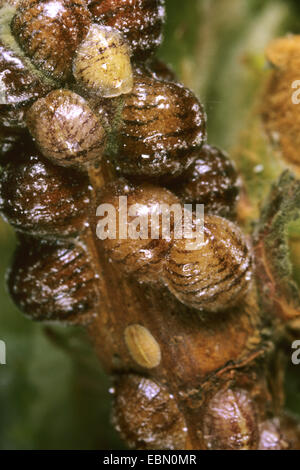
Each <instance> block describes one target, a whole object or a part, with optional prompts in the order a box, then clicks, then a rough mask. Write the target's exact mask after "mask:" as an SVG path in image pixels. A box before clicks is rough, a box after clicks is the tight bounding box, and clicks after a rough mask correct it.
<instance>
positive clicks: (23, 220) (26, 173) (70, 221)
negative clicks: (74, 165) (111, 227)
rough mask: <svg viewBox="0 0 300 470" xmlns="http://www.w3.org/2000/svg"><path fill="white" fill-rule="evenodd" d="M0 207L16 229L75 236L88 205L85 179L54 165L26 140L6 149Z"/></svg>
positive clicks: (75, 172)
mask: <svg viewBox="0 0 300 470" xmlns="http://www.w3.org/2000/svg"><path fill="white" fill-rule="evenodd" d="M0 201H1V204H0V210H1V212H2V214H3V215H4V216H5V218H6V219H7V220H8V222H9V223H10V224H11V225H12V226H13V227H14V228H15V229H16V230H18V231H22V232H25V233H29V234H33V235H38V236H44V237H45V236H47V237H62V236H73V237H74V236H76V235H77V234H78V232H80V231H82V230H83V228H84V225H85V219H86V213H87V212H88V210H89V207H90V198H89V180H88V178H87V177H86V176H85V175H83V174H82V173H78V172H77V171H75V170H73V169H72V170H66V169H64V168H61V167H58V166H54V165H53V164H52V163H50V162H49V161H45V159H44V158H42V155H41V154H40V152H39V151H38V150H37V149H36V148H35V147H34V145H32V144H31V143H29V144H28V142H26V143H25V145H24V146H23V147H22V146H21V145H20V144H19V145H18V146H15V147H14V149H13V150H12V151H11V152H10V153H8V155H7V156H6V158H5V161H4V162H3V169H2V172H1V176H0Z"/></svg>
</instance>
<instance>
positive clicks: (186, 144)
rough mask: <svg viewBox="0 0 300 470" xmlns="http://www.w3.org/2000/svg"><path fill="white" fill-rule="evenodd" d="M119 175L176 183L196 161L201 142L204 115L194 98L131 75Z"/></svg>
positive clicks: (174, 87)
mask: <svg viewBox="0 0 300 470" xmlns="http://www.w3.org/2000/svg"><path fill="white" fill-rule="evenodd" d="M122 119H123V126H122V127H121V129H120V137H119V144H120V147H119V150H118V153H117V154H116V156H115V163H116V166H117V168H118V170H119V171H120V172H121V173H122V174H124V175H127V176H131V177H143V178H144V179H147V178H162V177H164V178H166V179H170V178H175V177H177V176H179V175H181V174H182V173H183V172H184V171H185V170H187V169H188V168H189V166H190V165H191V164H192V163H193V162H194V161H195V159H196V157H197V152H198V151H199V149H200V148H201V146H202V144H203V143H204V141H205V137H206V134H205V113H204V111H203V108H202V106H201V104H200V103H199V101H198V100H197V99H196V97H195V96H194V95H193V94H192V93H191V92H190V91H189V90H187V89H186V88H184V87H183V86H181V85H177V84H175V83H167V82H162V81H159V80H155V79H153V78H150V77H148V76H141V75H136V77H135V84H134V89H133V92H132V93H131V94H130V95H128V96H126V98H125V104H124V109H123V113H122Z"/></svg>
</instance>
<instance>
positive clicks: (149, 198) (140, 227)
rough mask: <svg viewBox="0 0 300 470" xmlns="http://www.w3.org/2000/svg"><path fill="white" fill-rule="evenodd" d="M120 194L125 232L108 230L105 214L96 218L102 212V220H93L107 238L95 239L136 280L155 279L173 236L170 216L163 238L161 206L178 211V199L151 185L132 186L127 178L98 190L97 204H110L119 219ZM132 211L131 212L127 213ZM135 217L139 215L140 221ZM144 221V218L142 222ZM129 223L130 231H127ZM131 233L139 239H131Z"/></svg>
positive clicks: (97, 230) (99, 235) (120, 209)
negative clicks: (124, 208) (126, 214)
mask: <svg viewBox="0 0 300 470" xmlns="http://www.w3.org/2000/svg"><path fill="white" fill-rule="evenodd" d="M120 196H121V197H122V196H123V197H124V196H126V197H127V201H126V204H127V208H128V209H129V212H128V218H127V217H126V218H127V220H126V222H125V226H124V230H125V232H126V233H124V234H123V233H120V231H119V229H118V225H117V231H116V233H109V230H110V228H109V225H107V222H106V215H107V214H104V213H101V214H100V213H97V215H98V217H100V215H101V216H104V215H105V218H104V219H100V218H98V217H97V219H96V220H97V224H98V225H97V228H96V232H97V235H98V238H100V239H101V238H102V239H103V238H104V237H107V238H105V239H103V241H98V243H101V244H102V245H101V246H102V247H103V250H104V252H105V253H106V255H107V257H108V258H110V259H111V260H112V261H113V262H115V263H119V264H120V267H121V269H123V270H125V271H126V272H128V273H131V274H132V273H134V274H135V275H136V276H138V278H139V279H143V278H144V277H145V276H146V279H148V280H153V281H155V280H158V279H159V275H160V274H161V270H162V264H163V262H164V257H165V254H166V253H167V251H168V250H169V247H170V243H171V240H172V238H173V219H172V217H170V221H169V223H168V220H167V219H165V220H166V222H167V223H168V227H169V228H170V230H169V234H168V233H167V232H166V233H165V236H164V238H163V237H162V206H161V205H162V204H166V205H170V206H172V205H173V204H175V205H177V206H179V210H181V207H180V204H179V200H178V199H177V198H176V196H175V195H173V194H172V193H171V192H170V191H168V190H166V189H164V188H161V187H156V186H152V185H143V186H140V187H134V186H132V185H130V184H129V183H127V182H126V181H122V180H120V181H118V182H117V183H114V184H111V185H108V186H107V187H106V188H104V190H103V192H102V193H100V197H99V199H98V201H97V206H100V205H101V204H111V205H112V206H113V207H114V208H115V210H116V214H117V219H118V220H120V218H121V217H122V215H121V211H122V208H121V206H120V199H119V198H120ZM135 205H137V206H135ZM130 208H132V209H130ZM131 210H132V212H130V211H131ZM145 215H146V219H145ZM137 217H142V219H140V223H139V220H137ZM134 221H135V222H134ZM143 221H145V224H144V223H143ZM133 222H134V225H133ZM99 223H100V224H101V225H99ZM131 226H132V233H131V232H130V230H131V228H130V227H131ZM100 231H101V233H100ZM102 234H103V235H102ZM135 234H137V235H135ZM134 236H138V237H139V238H137V239H136V240H133V239H132V238H133V237H134Z"/></svg>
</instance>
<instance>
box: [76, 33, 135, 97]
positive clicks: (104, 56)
mask: <svg viewBox="0 0 300 470" xmlns="http://www.w3.org/2000/svg"><path fill="white" fill-rule="evenodd" d="M73 74H74V77H75V79H76V81H77V82H78V84H79V85H80V86H81V89H82V90H83V92H84V91H85V92H86V91H88V92H89V93H92V94H94V95H96V96H102V97H104V98H113V97H116V96H120V95H123V94H126V93H129V92H130V91H131V90H132V87H133V76H132V68H131V62H130V51H129V46H128V44H127V42H126V41H125V40H124V38H123V36H122V35H121V34H120V33H119V32H118V31H117V30H115V29H113V28H110V27H107V26H101V25H97V24H93V25H92V26H91V27H90V28H89V30H88V33H87V35H86V37H85V39H84V41H83V42H82V43H81V44H80V46H79V48H78V50H77V52H76V55H75V57H74V61H73Z"/></svg>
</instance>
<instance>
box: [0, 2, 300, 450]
mask: <svg viewBox="0 0 300 470" xmlns="http://www.w3.org/2000/svg"><path fill="white" fill-rule="evenodd" d="M167 13H168V19H167V24H166V28H165V42H164V44H163V45H162V47H161V49H160V52H159V55H160V57H161V58H162V59H164V60H165V61H166V62H168V63H169V64H171V65H172V66H173V68H174V69H175V71H176V72H177V74H178V76H179V77H180V79H181V80H182V81H183V82H184V83H185V84H186V85H187V86H189V87H190V88H192V89H193V90H194V91H195V92H196V93H197V95H198V96H199V97H200V99H201V101H202V102H203V103H204V104H205V106H206V110H207V114H208V130H209V142H210V143H213V144H217V145H219V146H221V147H223V148H225V149H226V150H228V151H229V152H230V153H231V154H232V155H234V156H235V159H236V160H237V164H238V166H239V167H240V168H241V169H242V171H244V177H245V179H246V180H247V182H248V184H249V188H250V189H251V184H252V187H253V194H255V197H257V198H262V197H263V196H264V190H263V188H264V187H268V186H269V182H270V180H272V179H273V178H274V177H275V176H276V169H274V168H273V167H272V164H271V163H270V162H269V164H268V165H266V170H265V172H263V174H262V175H261V176H260V178H261V180H260V181H257V179H255V180H254V179H252V176H251V175H252V174H253V167H254V166H255V164H257V163H259V162H260V158H263V156H262V153H263V151H264V149H262V150H261V152H262V153H260V152H256V157H255V158H256V159H255V158H254V161H252V160H251V159H250V160H251V161H250V162H249V159H247V158H246V156H245V154H244V153H243V152H244V151H245V146H247V145H248V143H247V142H248V141H247V142H246V143H245V132H247V129H248V131H249V128H250V129H251V126H252V124H250V123H251V119H252V116H253V109H254V108H255V107H256V106H257V104H256V96H257V94H258V92H259V90H260V88H261V83H262V81H263V79H264V75H265V74H266V65H265V61H264V55H263V51H264V47H265V45H266V44H267V43H268V41H269V40H270V39H271V38H273V37H276V36H278V35H281V34H284V33H285V32H298V31H300V7H299V4H298V1H297V0H295V1H286V0H281V1H280V0H278V1H272V0H269V1H267V0H265V1H263V0H167ZM253 119H254V118H253ZM241 145H242V146H244V147H242V151H238V150H237V149H239V148H240V149H241ZM249 145H250V146H253V145H254V144H253V142H252V141H251V143H250V144H249ZM255 145H257V144H255ZM258 188H260V189H258ZM14 247H15V237H14V234H13V231H12V230H11V229H10V228H9V226H8V225H7V224H5V223H4V222H0V279H1V283H0V339H2V340H4V341H5V342H6V345H7V365H5V366H0V449H99V448H100V449H120V448H122V443H121V442H120V440H119V438H118V436H117V435H116V433H115V432H114V430H113V429H112V427H111V425H110V396H109V393H108V389H109V386H110V383H109V379H108V378H107V377H106V376H105V375H104V373H103V372H102V370H101V366H100V365H99V364H98V361H97V358H96V357H95V356H94V354H93V351H92V349H91V347H90V345H89V342H88V340H87V338H86V336H85V333H84V331H82V330H81V329H79V328H74V327H71V328H70V327H66V328H65V327H60V326H49V325H48V326H45V325H42V324H34V323H32V322H31V321H30V320H27V319H26V318H24V317H23V316H22V314H21V313H20V312H19V311H18V310H17V309H16V308H15V307H14V305H13V304H12V302H11V300H10V298H9V296H8V294H7V292H6V287H5V282H4V277H5V272H6V270H7V267H8V266H9V262H10V259H11V257H12V254H13V251H14ZM298 377H299V378H300V369H299V367H298V369H297V367H294V368H292V367H291V370H290V371H289V373H288V381H287V406H288V407H289V408H290V409H292V410H293V411H296V412H297V411H298V412H300V380H299V378H298Z"/></svg>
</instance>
